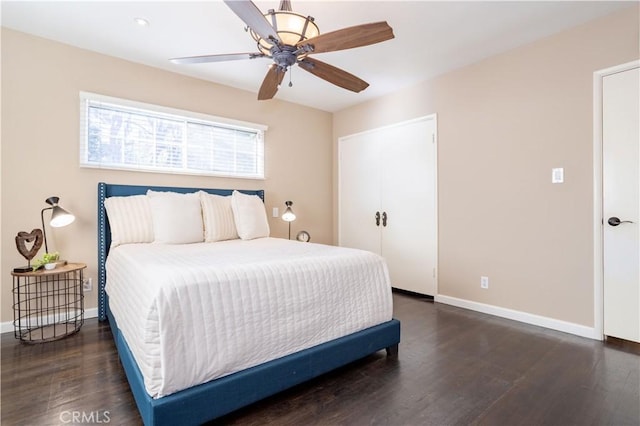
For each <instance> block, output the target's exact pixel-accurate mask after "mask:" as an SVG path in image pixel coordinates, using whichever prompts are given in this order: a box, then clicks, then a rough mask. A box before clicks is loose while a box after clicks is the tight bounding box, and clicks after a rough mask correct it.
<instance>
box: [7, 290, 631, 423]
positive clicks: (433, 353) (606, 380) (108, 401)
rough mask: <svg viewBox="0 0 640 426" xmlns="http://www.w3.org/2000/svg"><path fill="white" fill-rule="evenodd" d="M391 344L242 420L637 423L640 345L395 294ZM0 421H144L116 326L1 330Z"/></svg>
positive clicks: (236, 416)
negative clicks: (63, 331)
mask: <svg viewBox="0 0 640 426" xmlns="http://www.w3.org/2000/svg"><path fill="white" fill-rule="evenodd" d="M394 300H395V316H396V318H398V319H400V320H401V321H402V342H401V344H400V354H399V357H398V358H397V359H392V358H387V357H386V355H385V353H384V351H381V352H379V353H377V354H375V355H372V356H369V357H367V358H365V359H362V360H360V361H357V362H355V363H353V364H351V365H349V366H347V367H344V368H341V369H339V370H337V371H334V372H332V373H329V374H327V375H324V376H322V377H320V378H317V379H315V380H313V381H311V382H308V383H305V384H302V385H299V386H297V387H295V388H293V389H290V390H288V391H285V392H283V393H281V394H278V395H276V396H273V397H271V398H268V399H266V400H264V401H261V402H258V403H256V404H254V405H252V406H250V407H247V408H244V409H242V410H239V411H238V412H235V413H232V414H230V415H228V416H226V417H224V418H222V419H219V420H218V421H216V422H213V423H212V424H238V425H263V424H277V425H312V424H316V425H334V424H341V425H364V424H381V425H468V424H474V425H475V424H477V425H481V424H482V425H538V424H548V425H638V424H640V350H639V349H638V345H634V344H628V343H624V342H620V341H608V342H598V341H593V340H589V339H583V338H580V337H576V336H572V335H569V334H564V333H559V332H554V331H551V330H547V329H543V328H540V327H534V326H529V325H526V324H520V323H517V322H512V321H508V320H504V319H501V318H496V317H492V316H488V315H483V314H479V313H476V312H472V311H467V310H463V309H458V308H455V307H451V306H446V305H440V304H434V303H432V302H429V301H427V300H425V299H419V298H414V297H410V296H407V295H403V294H395V295H394ZM1 343H2V399H1V401H2V402H1V410H2V414H1V422H2V425H3V426H5V425H61V424H78V422H75V423H74V421H73V420H74V417H73V416H74V415H75V416H76V417H75V419H77V420H82V419H83V417H81V416H83V415H84V420H85V422H84V424H89V423H109V424H114V425H135V424H139V423H140V417H139V416H138V413H137V409H136V407H135V403H134V401H133V397H132V396H131V393H130V391H129V387H128V384H127V382H126V379H125V377H124V373H123V370H122V368H121V366H120V364H119V361H118V358H117V354H116V351H115V347H114V344H113V341H112V336H111V331H110V329H109V326H108V325H106V324H103V323H98V321H97V320H95V319H91V320H88V321H87V322H86V324H85V325H84V326H83V328H82V330H81V331H80V333H78V334H76V335H74V336H72V337H69V338H66V339H63V340H60V341H57V342H51V343H45V344H39V345H25V344H20V343H19V342H18V341H17V340H15V339H14V337H13V333H6V334H3V335H2V337H1Z"/></svg>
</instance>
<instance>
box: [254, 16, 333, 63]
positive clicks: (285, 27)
mask: <svg viewBox="0 0 640 426" xmlns="http://www.w3.org/2000/svg"><path fill="white" fill-rule="evenodd" d="M264 16H265V18H267V20H268V21H269V22H271V24H272V26H273V28H274V29H275V31H276V32H277V33H278V37H280V40H282V44H284V45H287V46H295V45H296V43H298V42H300V41H303V40H306V39H309V38H312V37H317V36H318V35H320V30H319V29H318V26H317V25H316V24H315V22H313V18H312V17H311V16H304V15H300V14H299V13H295V12H291V11H286V10H278V11H274V10H273V9H272V10H270V11H269V12H268V13H266V14H265V15H264ZM250 33H251V37H253V39H254V40H255V41H257V42H258V49H259V50H260V52H261V53H263V54H264V55H267V56H271V48H272V47H273V46H274V43H273V42H272V41H271V40H265V39H263V38H262V37H260V36H259V35H258V34H256V33H255V32H254V31H253V30H251V29H250Z"/></svg>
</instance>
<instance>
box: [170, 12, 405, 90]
mask: <svg viewBox="0 0 640 426" xmlns="http://www.w3.org/2000/svg"><path fill="white" fill-rule="evenodd" d="M224 2H225V3H226V4H227V6H229V8H230V9H231V10H232V11H233V12H234V13H235V14H236V15H238V17H240V19H242V21H244V23H245V24H247V29H248V30H249V32H250V34H251V36H252V37H253V38H254V40H256V42H257V44H258V52H255V53H230V54H220V55H204V56H189V57H185V58H173V59H170V60H171V62H173V63H176V64H197V63H205V62H222V61H235V60H239V59H255V58H270V59H272V60H273V62H274V63H273V64H272V65H271V66H270V68H269V71H268V72H267V75H266V77H265V78H264V80H263V81H262V85H261V86H260V90H259V92H258V99H259V100H267V99H271V98H273V97H274V96H275V94H276V92H277V91H278V87H279V86H280V84H281V83H282V79H283V78H284V75H285V73H286V72H287V70H288V69H289V67H291V66H293V65H295V64H298V66H299V67H300V68H302V69H303V70H305V71H308V72H310V73H311V74H313V75H315V76H316V77H320V78H321V79H323V80H326V81H328V82H329V83H332V84H335V85H336V86H339V87H342V88H344V89H347V90H351V91H352V92H356V93H357V92H360V91H362V90H364V89H366V88H367V87H368V86H369V83H367V82H366V81H364V80H361V79H360V78H358V77H356V76H355V75H353V74H350V73H348V72H346V71H343V70H341V69H339V68H336V67H334V66H332V65H329V64H327V63H324V62H321V61H319V60H317V59H315V58H311V57H309V55H311V54H313V53H325V52H334V51H337V50H344V49H351V48H354V47H361V46H368V45H370V44H375V43H380V42H382V41H385V40H390V39H392V38H393V37H394V35H393V29H392V28H391V27H390V26H389V24H387V23H386V22H375V23H370V24H362V25H356V26H354V27H348V28H343V29H341V30H337V31H332V32H329V33H326V34H320V30H319V29H318V26H317V25H316V24H315V22H314V19H313V18H312V17H311V16H306V17H305V16H303V15H300V14H298V13H295V12H293V11H292V9H291V1H290V0H281V2H280V6H279V8H278V10H277V11H274V10H273V9H271V10H269V11H268V12H267V13H266V14H263V13H262V12H261V11H260V9H258V7H257V6H256V5H255V4H254V3H253V2H252V1H251V0H224Z"/></svg>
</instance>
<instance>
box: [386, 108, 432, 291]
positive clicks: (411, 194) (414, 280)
mask: <svg viewBox="0 0 640 426" xmlns="http://www.w3.org/2000/svg"><path fill="white" fill-rule="evenodd" d="M382 133H383V138H384V142H383V144H382V152H381V154H382V162H381V167H382V177H381V179H382V182H381V203H380V206H381V208H382V214H383V219H386V220H384V222H383V227H382V229H381V231H382V233H381V234H382V241H381V244H382V249H381V253H382V256H383V257H385V258H386V259H388V261H387V264H388V267H389V275H390V277H391V284H392V286H393V287H395V288H400V289H403V290H408V291H412V292H415V293H420V294H428V295H431V296H435V295H436V291H437V289H436V278H435V268H436V265H435V262H436V258H437V257H436V246H437V244H436V239H437V235H436V210H435V207H436V203H435V201H436V193H435V188H436V187H435V178H436V176H435V173H436V161H435V160H436V156H435V152H436V149H435V120H434V119H433V118H431V117H427V118H423V119H419V120H414V121H410V122H407V123H401V125H399V126H393V127H391V128H387V129H385V131H384V132H382ZM385 223H386V226H384V224H385Z"/></svg>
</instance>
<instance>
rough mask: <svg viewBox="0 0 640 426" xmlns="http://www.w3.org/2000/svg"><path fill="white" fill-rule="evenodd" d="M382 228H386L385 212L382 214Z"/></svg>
mask: <svg viewBox="0 0 640 426" xmlns="http://www.w3.org/2000/svg"><path fill="white" fill-rule="evenodd" d="M382 226H387V212H382Z"/></svg>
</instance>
